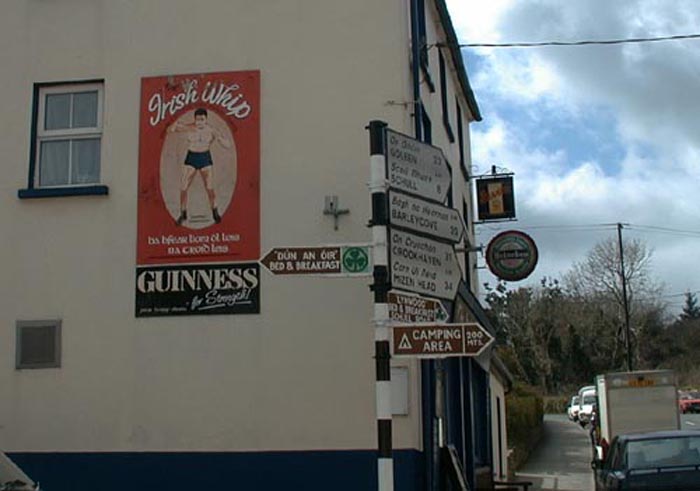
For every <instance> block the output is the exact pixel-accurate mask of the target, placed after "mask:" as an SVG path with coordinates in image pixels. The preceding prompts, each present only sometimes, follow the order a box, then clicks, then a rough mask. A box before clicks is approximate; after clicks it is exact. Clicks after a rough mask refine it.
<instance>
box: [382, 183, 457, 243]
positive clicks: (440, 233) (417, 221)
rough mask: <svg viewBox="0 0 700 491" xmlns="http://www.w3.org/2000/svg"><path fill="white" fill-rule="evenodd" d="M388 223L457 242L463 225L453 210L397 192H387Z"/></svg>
mask: <svg viewBox="0 0 700 491" xmlns="http://www.w3.org/2000/svg"><path fill="white" fill-rule="evenodd" d="M389 223H390V224H391V225H392V226H398V227H404V228H408V229H411V230H415V231H416V232H422V233H424V234H428V235H430V236H432V237H439V238H441V239H447V240H449V241H450V242H454V243H456V242H459V241H460V240H462V235H463V234H464V225H463V222H462V219H461V218H460V216H459V212H458V211H457V210H455V209H454V208H448V207H446V206H442V205H438V204H436V203H431V202H429V201H425V200H423V199H420V198H414V197H411V196H409V195H407V194H403V193H399V192H397V191H391V190H390V191H389Z"/></svg>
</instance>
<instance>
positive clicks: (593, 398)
mask: <svg viewBox="0 0 700 491" xmlns="http://www.w3.org/2000/svg"><path fill="white" fill-rule="evenodd" d="M580 397H581V402H580V403H579V410H578V420H579V422H580V423H581V424H584V425H585V424H588V423H589V422H590V421H591V415H592V414H593V411H594V410H595V407H596V403H597V400H598V399H597V395H596V391H595V389H589V390H586V391H584V392H583V394H581V396H580Z"/></svg>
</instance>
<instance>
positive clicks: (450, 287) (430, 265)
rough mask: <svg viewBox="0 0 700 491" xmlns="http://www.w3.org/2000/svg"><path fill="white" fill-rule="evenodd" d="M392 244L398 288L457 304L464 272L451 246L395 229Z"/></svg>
mask: <svg viewBox="0 0 700 491" xmlns="http://www.w3.org/2000/svg"><path fill="white" fill-rule="evenodd" d="M390 244H391V246H390V253H391V256H390V257H391V268H390V269H391V284H392V286H393V287H394V288H398V289H400V290H408V291H411V292H414V293H419V294H421V295H427V296H429V297H438V298H444V299H446V300H454V297H455V295H456V294H457V289H458V288H459V282H460V280H461V279H462V271H461V269H460V267H459V262H458V261H457V256H456V255H455V251H454V247H453V246H452V245H451V244H445V243H442V242H438V241H435V240H432V239H427V238H424V237H419V236H417V235H413V234H411V233H408V232H402V231H400V230H394V229H392V230H390Z"/></svg>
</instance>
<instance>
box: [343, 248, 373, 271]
mask: <svg viewBox="0 0 700 491" xmlns="http://www.w3.org/2000/svg"><path fill="white" fill-rule="evenodd" d="M342 261H343V264H342V272H343V273H344V274H366V273H369V272H370V260H369V246H343V247H342Z"/></svg>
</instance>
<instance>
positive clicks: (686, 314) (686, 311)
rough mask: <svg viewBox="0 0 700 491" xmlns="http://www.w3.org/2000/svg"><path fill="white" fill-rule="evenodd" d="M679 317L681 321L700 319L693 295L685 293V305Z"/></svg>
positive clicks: (698, 308) (696, 301)
mask: <svg viewBox="0 0 700 491" xmlns="http://www.w3.org/2000/svg"><path fill="white" fill-rule="evenodd" d="M680 317H681V320H690V319H700V306H698V299H697V297H696V296H695V293H693V292H686V293H685V305H684V306H683V312H681V316H680Z"/></svg>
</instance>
